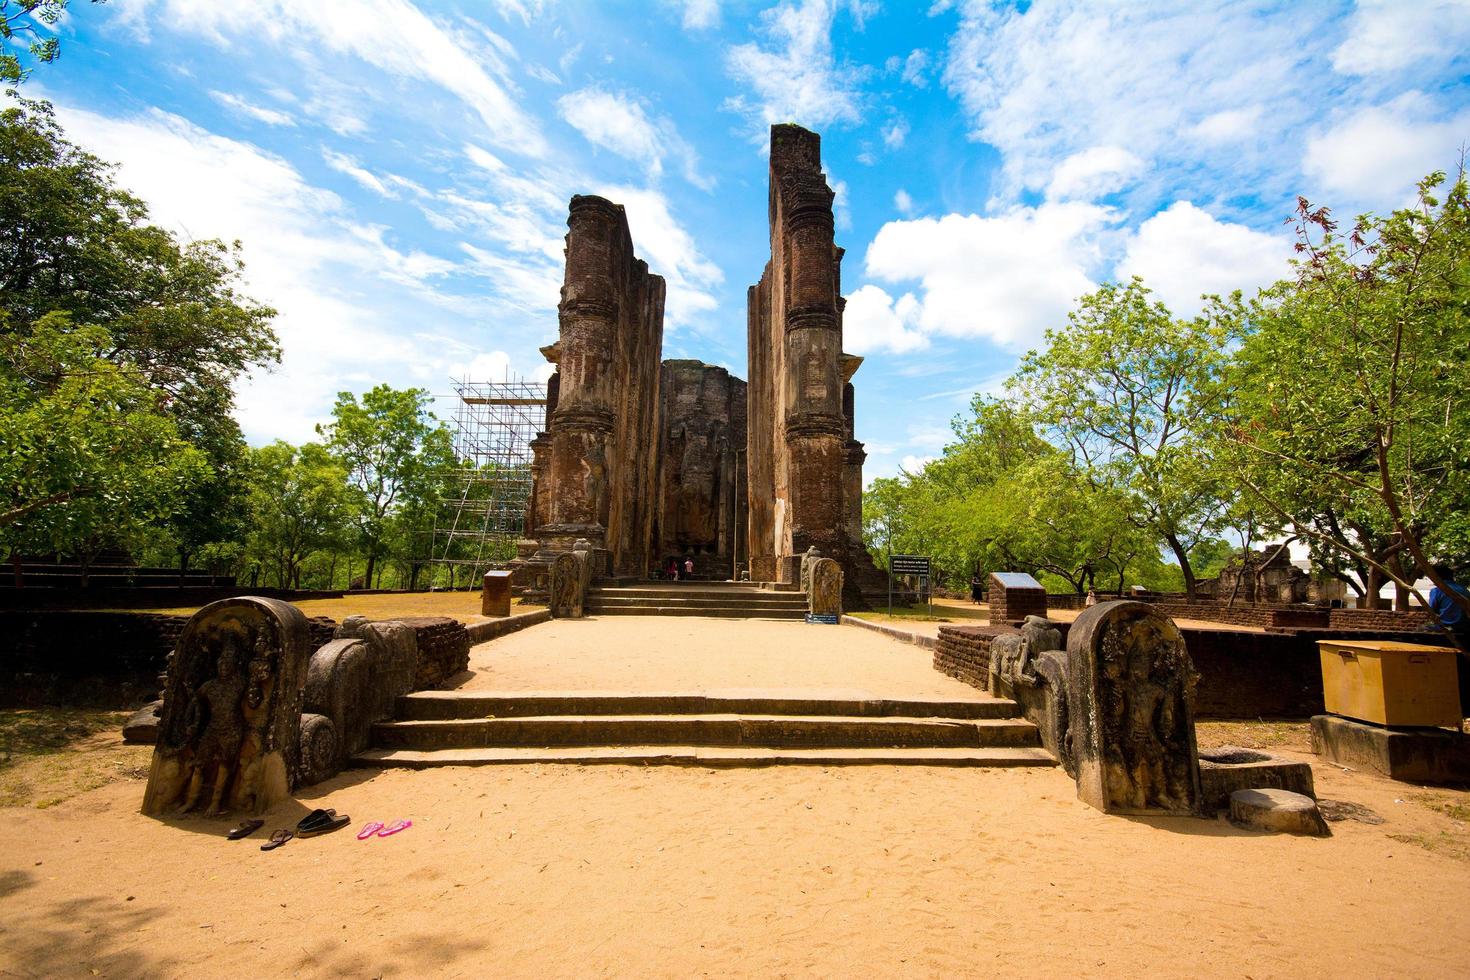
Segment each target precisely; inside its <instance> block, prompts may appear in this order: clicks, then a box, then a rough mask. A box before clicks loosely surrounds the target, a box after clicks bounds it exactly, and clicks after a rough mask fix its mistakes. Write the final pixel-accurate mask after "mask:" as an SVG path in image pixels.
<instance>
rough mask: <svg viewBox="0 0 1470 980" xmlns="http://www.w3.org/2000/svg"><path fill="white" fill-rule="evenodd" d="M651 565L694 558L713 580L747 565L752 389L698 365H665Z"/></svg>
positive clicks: (683, 362)
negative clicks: (747, 455) (748, 416)
mask: <svg viewBox="0 0 1470 980" xmlns="http://www.w3.org/2000/svg"><path fill="white" fill-rule="evenodd" d="M662 370H663V376H662V380H661V382H660V385H659V419H660V424H659V446H658V453H659V463H658V481H659V507H658V511H657V514H656V515H655V518H654V532H653V533H654V541H655V544H654V553H653V558H654V560H655V561H656V563H657V564H658V565H660V566H662V565H663V563H664V562H665V561H666V560H667V559H668V558H669V557H671V556H680V555H690V554H693V555H695V556H696V564H700V565H705V566H706V567H707V571H702V574H709V575H711V576H712V577H718V578H730V577H732V573H733V571H734V565H735V562H737V561H738V562H742V563H743V562H744V560H745V533H744V531H745V513H744V511H745V471H744V469H743V462H742V460H743V457H744V450H745V443H746V433H745V424H746V416H745V413H746V384H745V382H744V381H741V380H740V379H739V378H735V377H731V375H730V373H729V372H728V371H726V370H725V369H724V368H722V367H713V366H711V365H709V364H704V363H702V362H700V361H692V360H668V361H664V362H663V369H662Z"/></svg>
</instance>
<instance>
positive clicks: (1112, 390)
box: [1008, 277, 1244, 595]
mask: <svg viewBox="0 0 1470 980" xmlns="http://www.w3.org/2000/svg"><path fill="white" fill-rule="evenodd" d="M1243 313H1244V309H1243V305H1242V302H1241V299H1240V295H1239V294H1238V293H1237V294H1235V295H1233V296H1231V297H1230V298H1228V299H1223V300H1222V299H1220V298H1219V297H1211V298H1209V299H1208V300H1207V302H1206V306H1205V309H1204V311H1203V312H1202V313H1200V314H1199V315H1198V316H1196V317H1194V318H1192V319H1188V320H1183V319H1178V318H1176V317H1174V316H1173V315H1172V314H1171V313H1170V312H1169V310H1168V309H1167V308H1166V307H1165V306H1164V304H1163V303H1160V302H1157V301H1154V300H1151V299H1150V298H1149V290H1148V288H1147V287H1146V286H1145V285H1144V284H1143V281H1142V280H1141V279H1138V278H1136V277H1135V278H1134V279H1133V280H1132V281H1131V282H1129V283H1127V284H1126V285H1119V284H1111V283H1110V284H1105V285H1103V286H1102V287H1101V288H1100V289H1098V290H1097V291H1096V292H1094V293H1092V294H1091V295H1088V296H1084V297H1082V299H1081V301H1080V302H1079V304H1078V308H1077V309H1076V310H1074V311H1073V312H1071V313H1069V314H1068V317H1067V321H1068V322H1067V326H1066V327H1065V328H1063V329H1061V330H1056V331H1048V332H1047V343H1048V346H1047V348H1046V349H1045V350H1044V351H1039V352H1038V351H1032V352H1031V353H1029V354H1027V355H1026V356H1025V357H1024V358H1023V359H1022V360H1021V365H1020V368H1019V369H1018V371H1017V373H1016V375H1015V376H1014V377H1013V378H1012V379H1011V381H1010V382H1009V385H1008V389H1009V391H1010V392H1011V393H1012V395H1013V396H1014V397H1016V398H1017V399H1018V400H1019V402H1020V404H1021V405H1022V406H1024V409H1025V410H1026V411H1027V412H1028V413H1030V414H1031V415H1032V416H1034V417H1035V418H1036V419H1037V420H1038V421H1039V422H1040V423H1041V425H1042V426H1043V427H1044V430H1045V431H1046V432H1047V433H1048V434H1049V435H1051V436H1052V437H1053V438H1054V439H1055V441H1056V442H1057V444H1058V445H1061V446H1065V447H1066V448H1067V449H1068V450H1069V451H1070V453H1071V456H1072V461H1073V465H1074V466H1075V467H1076V469H1077V471H1078V472H1079V473H1081V474H1083V475H1085V476H1086V477H1087V478H1088V479H1091V480H1093V481H1095V482H1096V483H1097V484H1098V486H1099V487H1107V488H1109V489H1111V490H1112V491H1114V492H1116V493H1121V494H1126V495H1127V496H1128V497H1129V499H1130V501H1131V503H1130V506H1129V510H1130V511H1131V513H1132V514H1133V515H1134V519H1135V521H1136V522H1137V523H1138V526H1139V527H1140V528H1142V529H1144V530H1146V531H1148V532H1150V533H1151V534H1153V535H1155V536H1157V537H1158V538H1159V539H1160V540H1162V541H1163V542H1164V543H1165V544H1166V545H1167V547H1168V548H1169V550H1170V551H1171V552H1172V553H1173V555H1174V558H1175V560H1176V561H1177V562H1178V563H1179V567H1180V569H1181V571H1182V572H1183V575H1184V584H1185V590H1186V591H1187V592H1189V593H1190V594H1191V595H1192V594H1193V592H1194V583H1195V575H1194V571H1193V567H1192V565H1191V563H1190V557H1189V555H1190V550H1191V549H1192V548H1193V547H1194V546H1195V545H1196V544H1197V543H1198V542H1200V541H1201V540H1204V539H1205V538H1207V537H1210V536H1212V535H1213V534H1214V532H1215V531H1217V530H1218V528H1219V527H1220V522H1221V518H1222V517H1223V512H1224V508H1225V505H1226V502H1227V500H1228V491H1227V490H1226V488H1225V487H1224V485H1223V484H1222V480H1221V475H1220V473H1219V472H1218V470H1216V469H1215V468H1214V467H1213V466H1212V465H1211V461H1210V457H1209V454H1208V452H1207V450H1206V446H1205V443H1206V438H1205V437H1206V433H1204V432H1201V431H1199V430H1198V428H1197V425H1196V423H1197V422H1198V421H1200V420H1201V419H1203V418H1208V417H1210V416H1211V415H1213V410H1212V408H1213V406H1212V399H1213V398H1214V397H1216V394H1217V392H1218V390H1219V389H1218V378H1219V375H1220V372H1221V371H1222V370H1223V368H1224V367H1225V364H1226V362H1227V358H1228V354H1227V350H1228V348H1229V345H1230V343H1231V341H1232V339H1233V338H1234V337H1235V336H1236V334H1237V331H1238V330H1239V324H1240V321H1241V319H1242V318H1243Z"/></svg>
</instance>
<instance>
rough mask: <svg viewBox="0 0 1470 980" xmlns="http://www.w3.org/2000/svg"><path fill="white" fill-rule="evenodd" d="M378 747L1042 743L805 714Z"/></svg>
mask: <svg viewBox="0 0 1470 980" xmlns="http://www.w3.org/2000/svg"><path fill="white" fill-rule="evenodd" d="M372 744H373V747H374V748H379V749H417V750H420V751H432V750H435V749H468V748H494V747H498V746H506V747H509V746H523V747H527V748H545V747H550V746H576V745H583V746H586V745H597V746H611V745H704V746H713V745H725V746H735V745H738V746H753V745H754V746H761V747H763V748H898V747H905V748H919V747H922V748H934V747H939V746H945V747H950V748H997V747H1007V748H1014V747H1026V746H1037V745H1039V744H1040V738H1039V733H1038V731H1037V728H1036V726H1035V725H1033V724H1031V723H1030V722H1029V721H1024V720H1022V719H1014V718H1006V719H1000V718H997V719H964V720H959V719H942V718H859V717H854V718H837V717H830V716H828V717H813V716H800V715H785V716H776V715H561V716H537V717H526V718H477V719H455V720H442V721H389V722H380V723H378V724H376V725H374V726H373V739H372Z"/></svg>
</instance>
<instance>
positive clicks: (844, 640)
mask: <svg viewBox="0 0 1470 980" xmlns="http://www.w3.org/2000/svg"><path fill="white" fill-rule="evenodd" d="M932 663H933V654H931V653H930V652H928V651H926V650H920V649H919V648H917V647H914V646H911V645H909V644H906V643H898V642H896V641H894V640H892V639H889V638H888V637H886V636H883V635H881V634H879V633H875V632H873V631H872V630H865V629H863V628H862V627H860V626H809V625H807V624H806V623H802V622H786V621H778V620H761V619H698V618H694V617H681V616H602V617H589V618H587V619H556V620H552V621H551V622H549V623H542V624H540V625H538V626H533V627H531V628H529V629H526V630H522V631H521V632H519V633H512V634H511V635H509V636H506V637H502V638H501V639H498V640H492V641H490V642H489V643H482V644H480V645H479V646H477V647H475V648H474V649H473V650H471V651H470V670H471V671H472V673H473V676H471V677H470V678H469V679H467V680H466V681H465V682H464V683H463V684H461V685H459V686H460V687H461V688H463V689H465V690H504V691H583V690H594V691H635V692H641V691H707V690H726V689H744V688H762V689H769V688H801V689H803V690H809V689H825V690H831V691H842V692H855V691H861V692H867V693H869V694H873V695H881V696H884V697H904V696H912V697H945V696H949V697H957V698H973V697H979V696H981V692H979V691H977V690H976V689H975V688H973V687H970V686H969V685H968V684H962V683H960V682H959V681H957V680H954V679H953V678H950V677H946V676H944V675H943V674H941V673H939V672H938V671H936V670H934V668H933V666H932Z"/></svg>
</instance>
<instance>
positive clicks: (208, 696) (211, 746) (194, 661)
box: [143, 596, 310, 816]
mask: <svg viewBox="0 0 1470 980" xmlns="http://www.w3.org/2000/svg"><path fill="white" fill-rule="evenodd" d="M309 656H310V640H309V636H308V632H307V626H306V617H304V616H303V615H302V614H301V611H300V610H298V609H297V608H296V607H294V606H291V605H288V604H287V603H284V602H280V601H277V600H275V599H263V598H257V597H254V596H246V597H242V598H237V599H223V600H220V601H219V602H214V603H211V604H209V605H207V606H205V607H204V608H203V609H201V610H199V611H198V612H197V613H195V614H194V616H193V617H192V618H191V619H190V620H189V623H188V625H187V626H185V627H184V632H183V633H182V635H181V636H180V637H179V642H178V646H177V647H176V648H175V649H174V652H173V654H172V656H171V657H170V659H169V667H168V680H167V684H166V687H165V691H164V701H163V710H162V712H161V714H160V722H159V728H158V742H157V744H156V746H155V747H154V751H153V764H152V768H151V769H150V772H149V775H148V787H147V789H146V790H145V791H144V795H143V812H144V813H147V814H150V815H155V816H157V815H160V814H163V813H166V812H169V811H177V812H180V813H183V812H188V811H190V810H194V809H196V808H198V807H201V806H202V807H203V808H204V809H205V810H207V811H208V812H210V813H224V812H228V811H232V810H246V811H250V812H253V813H262V812H264V811H265V810H266V809H268V808H269V807H270V806H271V805H272V804H273V803H275V802H276V801H277V800H280V799H283V798H284V797H285V796H286V795H287V794H288V793H289V792H290V790H291V787H292V785H293V784H294V783H293V780H294V779H295V776H296V770H297V756H298V750H299V739H300V732H299V730H298V729H299V726H300V720H301V706H302V692H303V687H304V685H305V683H306V667H307V659H308V657H309Z"/></svg>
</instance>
